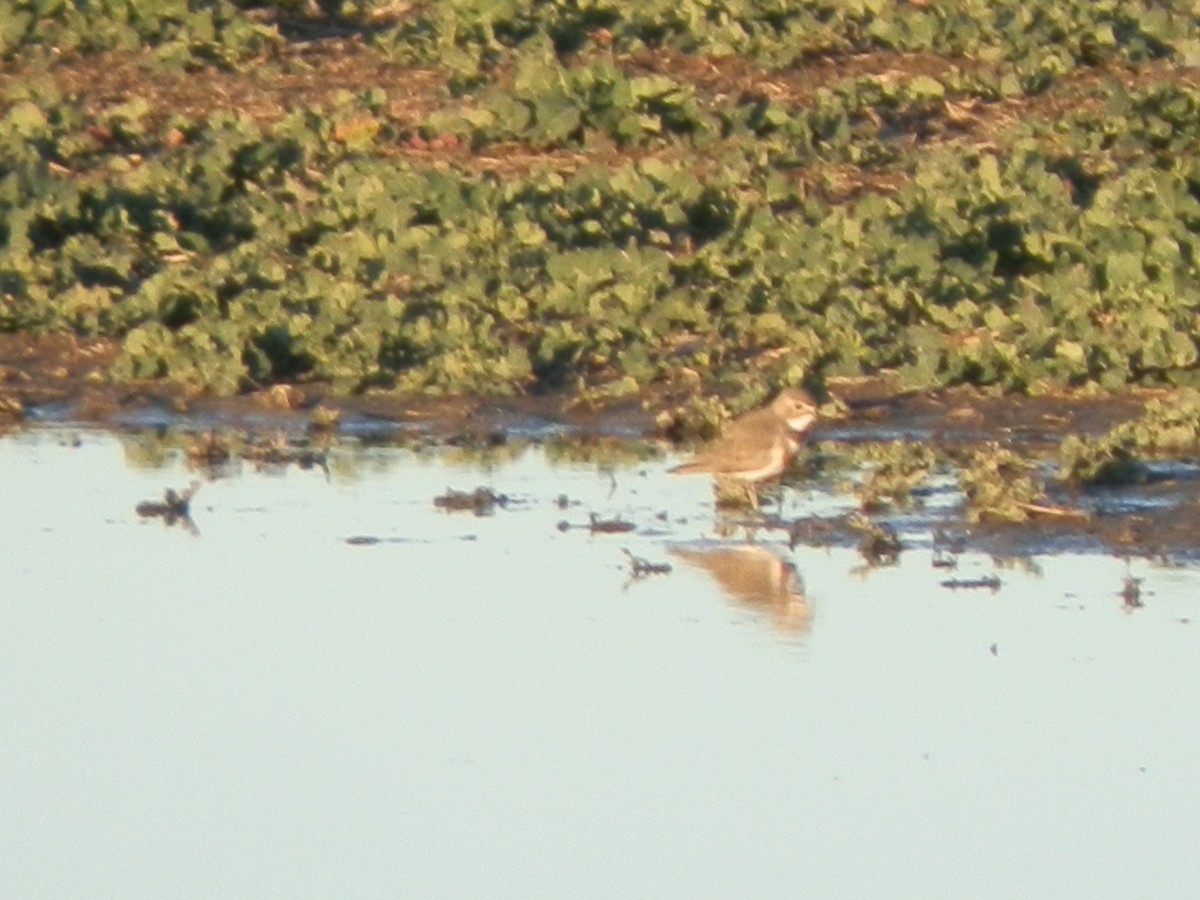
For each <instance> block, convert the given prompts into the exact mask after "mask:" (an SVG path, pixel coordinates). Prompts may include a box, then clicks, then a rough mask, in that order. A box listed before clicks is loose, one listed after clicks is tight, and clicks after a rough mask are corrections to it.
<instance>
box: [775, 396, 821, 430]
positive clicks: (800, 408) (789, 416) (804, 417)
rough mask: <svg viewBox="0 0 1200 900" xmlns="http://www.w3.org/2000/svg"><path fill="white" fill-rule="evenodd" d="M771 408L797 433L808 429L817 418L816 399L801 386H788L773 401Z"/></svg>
mask: <svg viewBox="0 0 1200 900" xmlns="http://www.w3.org/2000/svg"><path fill="white" fill-rule="evenodd" d="M771 409H772V410H773V411H774V412H775V414H776V415H778V416H779V418H781V419H783V420H784V421H785V422H787V424H788V428H790V429H791V430H792V431H795V432H797V433H802V432H805V431H808V429H809V428H811V427H812V424H813V422H815V421H816V420H817V404H816V401H814V400H813V398H812V397H811V396H810V395H809V394H808V392H807V391H802V390H800V389H799V388H786V389H784V390H782V391H780V393H779V396H777V397H776V398H775V399H774V400H772V401H771Z"/></svg>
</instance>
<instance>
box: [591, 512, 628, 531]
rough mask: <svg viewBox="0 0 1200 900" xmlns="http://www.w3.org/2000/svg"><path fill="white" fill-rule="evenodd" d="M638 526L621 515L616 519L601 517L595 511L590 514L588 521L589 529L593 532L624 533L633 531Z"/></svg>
mask: <svg viewBox="0 0 1200 900" xmlns="http://www.w3.org/2000/svg"><path fill="white" fill-rule="evenodd" d="M636 527H637V526H636V525H634V524H633V523H632V522H626V521H625V520H624V519H622V518H621V517H620V516H617V517H616V518H615V519H601V518H599V517H598V516H597V515H596V514H595V513H591V514H590V521H589V522H588V531H590V532H591V533H592V534H624V533H625V532H627V531H633V529H634V528H636Z"/></svg>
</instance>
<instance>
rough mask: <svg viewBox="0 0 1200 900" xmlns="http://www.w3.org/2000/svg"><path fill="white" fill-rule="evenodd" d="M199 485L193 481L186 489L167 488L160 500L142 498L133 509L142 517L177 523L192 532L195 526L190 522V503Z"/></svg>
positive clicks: (169, 523) (166, 522)
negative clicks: (178, 490)
mask: <svg viewBox="0 0 1200 900" xmlns="http://www.w3.org/2000/svg"><path fill="white" fill-rule="evenodd" d="M199 487H200V482H198V481H193V482H192V483H191V485H190V486H189V487H188V488H187V490H184V491H180V492H178V493H177V492H176V491H175V490H174V489H173V488H167V490H166V492H165V493H164V494H163V499H162V501H161V502H159V501H155V500H143V501H142V502H141V503H139V504H138V505H137V506H136V507H135V510H134V511H135V512H136V513H137V514H138V515H139V516H141V517H142V518H143V519H155V518H159V519H162V520H163V522H164V523H165V524H167V525H175V524H176V523H178V524H181V525H184V526H185V527H186V528H187V529H188V530H189V531H193V532H194V531H196V526H195V524H194V523H193V522H192V516H191V503H192V497H194V496H195V495H196V491H197V490H198V489H199Z"/></svg>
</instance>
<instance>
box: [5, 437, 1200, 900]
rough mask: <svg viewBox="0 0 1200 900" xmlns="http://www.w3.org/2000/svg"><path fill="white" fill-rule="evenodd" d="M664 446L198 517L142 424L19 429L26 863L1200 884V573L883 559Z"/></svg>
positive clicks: (10, 585) (139, 885)
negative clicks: (458, 499)
mask: <svg viewBox="0 0 1200 900" xmlns="http://www.w3.org/2000/svg"><path fill="white" fill-rule="evenodd" d="M669 464H670V460H653V461H649V462H640V463H635V464H631V465H628V466H618V467H616V468H613V469H611V470H605V469H601V468H598V467H597V466H596V465H595V464H584V463H574V464H572V463H553V464H550V463H548V461H547V459H546V458H545V455H544V453H543V452H542V451H541V450H540V449H539V448H537V447H531V448H529V449H527V450H525V451H524V452H522V453H519V454H517V455H516V458H514V459H511V460H508V461H503V462H494V463H492V464H483V463H480V462H471V461H469V460H467V459H463V458H460V455H459V454H456V453H455V452H454V451H449V450H446V451H426V452H424V453H414V452H412V451H407V450H393V449H372V450H368V449H359V450H352V449H344V450H337V451H334V452H333V454H332V455H331V459H330V466H329V472H328V474H327V473H326V472H324V471H322V470H320V469H313V470H309V471H302V470H300V469H297V468H295V467H292V468H289V469H275V470H265V471H258V470H256V469H255V468H254V467H253V466H251V465H250V464H242V465H241V466H240V468H239V470H238V471H237V472H235V473H233V474H231V475H230V476H229V477H225V478H220V479H217V480H213V481H204V483H203V484H202V485H201V487H200V488H199V491H198V493H197V494H196V496H195V498H194V500H193V501H192V520H193V524H194V531H189V530H188V529H187V528H184V527H182V526H181V525H180V524H176V525H175V526H173V527H168V526H166V525H164V524H163V522H162V521H161V520H157V519H151V520H147V519H142V518H139V516H138V515H137V514H136V513H135V512H134V508H135V506H136V505H137V503H138V502H139V501H142V500H147V499H157V498H159V497H161V496H162V493H163V489H164V488H165V487H175V488H183V487H185V486H186V485H187V483H188V482H189V480H190V479H192V478H194V477H195V476H194V475H193V474H191V473H189V472H188V470H187V468H186V466H185V464H184V461H183V460H182V459H181V458H180V457H178V456H176V455H173V454H167V455H165V456H162V457H159V456H156V454H155V452H154V450H153V443H152V442H151V441H149V440H148V439H146V438H142V437H136V436H132V437H131V436H126V437H123V438H118V437H115V436H112V435H108V434H103V433H86V432H85V433H80V434H76V433H75V432H71V431H68V430H61V429H48V430H42V431H31V432H26V433H23V434H18V435H15V436H10V437H7V438H5V439H3V440H0V472H3V477H2V478H0V540H2V545H3V547H4V553H3V555H2V556H0V596H2V597H3V601H2V602H0V698H2V700H0V712H2V715H3V722H4V727H3V729H0V756H2V758H3V763H2V766H0V807H2V808H3V809H4V810H5V814H4V816H3V817H2V818H0V821H2V822H3V825H2V826H0V828H2V829H3V840H2V841H0V873H2V874H0V878H2V880H3V883H4V884H5V885H6V886H7V887H6V889H5V892H6V893H10V895H11V896H21V897H36V896H45V897H61V896H93V897H95V896H102V897H171V896H184V895H186V896H222V897H235V896H245V897H258V896H266V895H271V896H288V897H309V896H311V897H328V896H438V897H481V896H488V897H500V896H514V897H517V896H519V897H566V896H585V897H586V896H596V897H611V896H645V897H669V896H670V897H674V896H695V897H729V896H787V897H794V896H819V897H919V896H947V897H950V896H954V897H1013V896H1047V897H1049V896H1053V897H1089V898H1092V897H1117V896H1130V895H1134V896H1150V895H1153V896H1156V897H1169V896H1180V897H1183V896H1193V895H1194V892H1195V884H1196V883H1197V881H1198V879H1200V854H1198V853H1197V848H1198V846H1200V817H1197V815H1196V809H1197V808H1198V801H1200V776H1198V767H1197V750H1200V715H1198V714H1197V712H1196V710H1197V709H1198V708H1200V637H1198V636H1197V635H1198V632H1197V627H1196V624H1195V620H1196V618H1197V612H1198V610H1197V597H1198V594H1200V590H1198V589H1200V571H1198V570H1197V569H1196V568H1192V567H1180V566H1172V567H1168V566H1161V565H1156V564H1154V563H1152V562H1149V561H1146V560H1132V561H1129V562H1126V561H1125V560H1120V559H1114V558H1110V557H1105V556H1099V555H1095V556H1084V555H1061V556H1055V557H1049V556H1046V557H1033V558H1031V559H1026V560H1019V561H1007V562H1006V561H1003V560H995V559H992V558H990V557H987V556H983V555H979V554H962V555H961V556H959V557H958V568H957V569H956V570H954V571H948V570H946V569H942V568H935V567H933V566H932V565H931V562H932V560H933V554H932V551H931V550H929V549H913V550H908V551H905V552H904V553H902V554H901V556H900V562H899V564H898V565H896V566H891V567H884V568H875V569H869V568H867V567H865V565H864V564H863V562H862V559H861V557H859V555H858V554H857V553H856V552H855V551H854V550H852V549H837V548H833V549H825V548H810V547H797V548H796V549H795V550H789V549H788V547H787V544H786V542H785V539H784V538H782V537H781V536H780V534H779V533H760V534H757V535H750V536H747V535H746V534H745V532H744V531H743V530H740V529H733V533H731V534H723V533H721V532H722V531H723V530H722V529H717V528H715V527H714V525H715V521H714V518H713V511H712V502H711V494H710V491H709V486H708V484H707V483H706V481H705V480H704V479H678V478H671V477H668V476H667V475H666V474H665V470H666V468H667V467H668V466H669ZM477 485H487V486H490V487H491V488H492V489H493V490H495V491H498V492H503V493H505V494H506V495H507V496H508V497H509V503H508V505H507V506H506V507H505V508H503V509H499V510H497V511H496V513H495V514H494V515H492V516H489V517H482V518H480V517H475V516H473V515H471V514H470V513H453V514H450V513H446V512H444V511H443V510H440V509H437V508H435V507H434V505H433V503H432V500H433V498H434V497H435V496H436V495H439V494H441V493H443V492H444V491H445V490H446V488H447V487H454V488H457V489H463V490H471V489H473V488H475V487H476V486H477ZM563 494H565V495H566V496H567V498H568V500H569V503H568V504H567V505H566V507H565V508H561V507H560V504H559V502H558V498H559V497H560V495H563ZM841 503H842V501H839V500H838V499H837V498H836V497H833V496H829V495H825V494H823V493H821V492H819V491H793V492H789V493H788V495H787V497H786V501H785V504H786V509H787V511H788V512H789V513H790V514H805V513H808V512H811V511H813V510H816V509H835V508H838V507H839V504H841ZM590 513H596V514H597V515H598V516H600V517H602V518H606V519H611V518H616V517H619V518H621V519H622V520H625V521H628V522H631V523H634V524H635V526H636V529H635V530H634V531H632V532H629V533H623V534H602V533H601V534H593V533H590V532H589V531H588V529H587V528H586V527H585V526H586V525H587V523H588V521H589V514H590ZM562 522H566V523H567V524H568V525H571V526H579V527H568V528H565V529H563V528H560V527H559V526H560V523H562ZM917 527H918V528H919V525H918V526H917ZM912 543H914V544H916V545H918V547H920V546H921V544H922V540H921V536H920V534H916V535H915V540H913V541H912ZM625 550H628V551H629V553H630V554H632V555H633V556H634V557H637V558H639V559H641V560H644V561H645V562H646V563H649V564H669V565H670V566H671V567H672V570H671V571H670V572H669V573H667V574H649V575H646V576H644V577H642V578H633V577H632V575H631V571H630V557H629V556H627V555H626V553H625V552H624V551H625ZM993 575H994V576H997V577H998V578H999V579H1000V582H1001V584H1000V587H999V589H998V590H994V591H993V590H988V589H983V590H971V589H959V590H952V589H949V588H946V587H943V586H941V583H942V582H944V581H947V580H948V579H950V578H957V579H960V580H966V581H969V580H972V579H980V578H985V577H991V576H993ZM1127 577H1133V578H1138V579H1141V582H1140V601H1139V602H1141V603H1143V604H1144V605H1143V606H1141V607H1140V608H1135V609H1129V608H1127V605H1126V604H1125V602H1124V601H1123V599H1122V596H1121V592H1122V589H1123V586H1124V584H1125V583H1126V578H1127Z"/></svg>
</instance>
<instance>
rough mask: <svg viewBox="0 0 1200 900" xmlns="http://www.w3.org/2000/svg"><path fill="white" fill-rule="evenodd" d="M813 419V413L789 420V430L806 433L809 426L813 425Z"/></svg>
mask: <svg viewBox="0 0 1200 900" xmlns="http://www.w3.org/2000/svg"><path fill="white" fill-rule="evenodd" d="M813 418H814V417H813V414H812V413H804V414H803V415H800V416H796V417H795V418H793V419H788V420H787V423H788V428H790V429H792V431H806V430H807V429H808V426H809V425H811V424H812V423H813Z"/></svg>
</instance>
